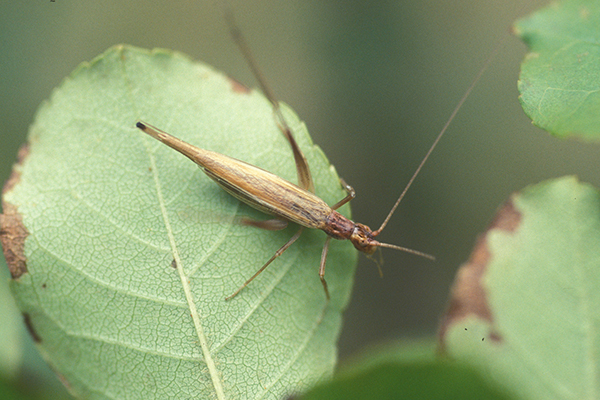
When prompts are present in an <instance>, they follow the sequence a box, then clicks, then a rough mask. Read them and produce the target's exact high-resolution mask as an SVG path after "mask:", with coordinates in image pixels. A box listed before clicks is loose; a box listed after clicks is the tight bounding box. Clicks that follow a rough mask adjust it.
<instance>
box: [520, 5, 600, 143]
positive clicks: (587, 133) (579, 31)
mask: <svg viewBox="0 0 600 400" xmlns="http://www.w3.org/2000/svg"><path fill="white" fill-rule="evenodd" d="M515 31H516V33H517V35H518V36H520V37H521V39H522V40H523V41H524V42H525V43H526V44H527V46H528V47H529V49H530V53H528V54H527V57H526V59H525V61H524V62H523V64H522V66H521V74H520V77H519V92H520V93H521V96H520V100H521V105H522V107H523V110H525V113H526V114H527V115H528V116H529V117H530V118H531V119H532V121H533V123H534V124H535V125H537V126H539V127H540V128H542V129H545V130H547V131H549V132H551V133H553V134H555V135H557V136H561V137H571V136H574V137H578V138H583V139H586V140H595V141H598V140H600V46H599V45H600V3H598V2H597V1H594V0H566V1H560V2H555V3H553V4H552V5H550V6H549V7H547V8H545V9H543V10H541V11H538V12H536V13H535V14H533V15H532V16H530V17H528V18H525V19H522V20H520V21H518V22H517V23H516V25H515Z"/></svg>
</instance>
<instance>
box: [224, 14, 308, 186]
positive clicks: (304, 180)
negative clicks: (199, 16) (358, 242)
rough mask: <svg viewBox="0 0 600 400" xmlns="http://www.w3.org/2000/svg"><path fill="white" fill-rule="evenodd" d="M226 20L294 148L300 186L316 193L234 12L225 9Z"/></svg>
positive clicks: (290, 131)
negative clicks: (236, 21)
mask: <svg viewBox="0 0 600 400" xmlns="http://www.w3.org/2000/svg"><path fill="white" fill-rule="evenodd" d="M225 20H226V21H227V24H228V25H229V31H230V32H231V36H232V37H233V40H234V41H235V43H236V44H237V46H238V47H239V49H240V51H241V52H242V54H243V55H244V58H245V59H246V63H248V66H249V67H250V69H251V70H252V73H253V74H254V77H255V78H256V80H257V81H258V84H259V85H260V88H261V90H262V92H263V94H264V95H265V96H266V97H267V99H268V100H269V101H270V102H271V104H272V105H273V113H274V114H275V120H276V122H277V126H279V129H280V130H281V133H283V136H285V138H286V139H287V140H288V142H289V143H290V146H291V147H292V152H293V153H294V161H295V162H296V172H297V173H298V186H300V187H301V188H303V189H306V190H308V191H309V192H313V193H314V191H315V185H314V183H313V180H312V175H311V173H310V168H309V167H308V162H307V161H306V157H304V153H302V150H300V147H299V146H298V143H296V139H294V136H293V135H292V130H291V129H290V127H289V126H288V124H287V122H286V121H285V119H284V118H283V114H282V113H281V109H280V107H279V103H278V102H277V100H276V99H275V95H273V91H272V90H271V88H270V87H269V85H267V80H266V79H265V77H264V76H263V74H262V73H261V71H260V68H258V63H257V62H256V61H255V60H254V57H253V56H252V52H251V51H250V47H249V46H248V44H247V43H246V40H245V39H244V36H243V35H242V32H241V30H240V29H239V28H238V26H237V24H236V23H235V18H234V17H233V12H232V11H231V10H230V9H229V8H225Z"/></svg>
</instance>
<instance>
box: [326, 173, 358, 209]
mask: <svg viewBox="0 0 600 400" xmlns="http://www.w3.org/2000/svg"><path fill="white" fill-rule="evenodd" d="M340 183H341V184H342V186H343V187H344V190H345V191H346V192H347V193H348V195H347V196H346V197H344V198H343V199H341V200H340V201H338V202H337V203H335V205H334V206H333V207H331V208H332V209H334V210H337V209H338V208H340V207H341V206H343V205H344V204H346V203H347V202H349V201H350V200H352V199H353V198H355V197H356V192H355V191H354V188H353V187H352V186H350V185H348V184H347V183H346V181H345V180H344V179H343V178H340Z"/></svg>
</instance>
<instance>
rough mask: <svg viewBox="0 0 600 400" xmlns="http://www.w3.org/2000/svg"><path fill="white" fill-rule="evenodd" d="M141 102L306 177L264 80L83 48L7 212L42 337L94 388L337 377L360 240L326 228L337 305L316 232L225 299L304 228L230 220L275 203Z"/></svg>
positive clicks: (239, 392)
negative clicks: (177, 145) (219, 175)
mask: <svg viewBox="0 0 600 400" xmlns="http://www.w3.org/2000/svg"><path fill="white" fill-rule="evenodd" d="M284 113H285V116H286V119H287V120H288V122H289V124H290V126H291V128H292V130H293V131H294V132H295V135H296V138H297V140H298V142H299V144H300V147H301V148H302V149H303V151H304V152H305V154H306V157H307V159H308V162H309V164H310V166H311V167H312V172H313V177H314V179H315V184H316V192H317V194H318V195H319V196H321V197H322V198H323V199H324V200H325V201H327V202H328V203H330V204H332V203H334V202H336V201H337V200H339V199H340V198H341V197H342V196H343V195H344V193H343V191H342V190H341V187H340V184H339V181H338V177H337V175H336V173H335V170H334V169H333V168H332V167H331V166H330V165H329V163H328V162H327V160H326V158H325V156H324V155H323V153H322V152H321V151H320V149H319V148H317V147H316V146H314V145H313V144H312V142H311V140H310V138H309V136H308V133H307V131H306V128H305V126H304V125H303V124H302V123H301V122H299V120H298V118H297V117H296V116H295V114H294V113H293V112H292V111H290V110H289V109H287V108H284ZM138 119H143V120H145V121H148V122H149V123H151V124H153V125H156V126H158V127H160V128H161V129H164V130H165V131H167V132H170V133H171V134H173V135H175V136H177V137H180V138H182V139H183V140H185V141H187V142H190V143H192V144H194V145H197V146H200V147H203V148H206V149H209V150H213V151H217V152H220V153H224V154H227V155H230V156H233V157H235V158H238V159H241V160H244V161H247V162H249V163H252V164H255V165H258V166H260V167H262V168H265V169H267V170H270V171H272V172H274V173H276V174H278V175H279V176H282V177H284V178H286V179H289V180H291V181H293V182H295V181H296V172H295V166H294V161H293V157H292V153H291V150H290V148H289V145H288V144H287V142H286V141H285V139H284V138H283V136H282V134H281V132H280V131H279V130H278V128H277V125H276V124H275V121H274V119H273V115H272V110H271V107H270V104H269V102H268V101H267V100H266V99H265V98H264V97H263V96H262V95H261V94H260V93H258V92H256V91H247V90H246V89H245V88H244V87H242V86H241V85H239V84H237V83H235V82H234V81H232V80H230V79H228V78H227V77H225V76H224V75H222V74H220V73H218V72H215V71H213V70H212V69H211V68H209V67H207V66H206V65H202V64H198V63H193V62H191V61H190V60H188V59H187V58H186V57H184V56H182V55H180V54H177V53H172V52H169V51H153V52H151V53H150V52H147V51H143V50H139V49H135V48H131V47H126V46H120V47H115V48H112V49H110V50H108V51H107V52H106V53H105V54H103V55H102V56H100V57H99V58H97V59H96V60H94V61H93V62H92V63H90V64H84V65H82V66H81V67H80V68H78V69H77V70H76V71H75V72H74V73H73V74H72V76H71V77H70V78H69V79H67V80H66V81H65V82H64V83H63V85H62V86H61V87H60V88H59V89H57V90H56V91H55V92H54V93H53V95H52V98H51V100H50V101H49V102H48V103H47V104H45V105H43V106H42V108H41V109H40V111H39V113H38V115H37V117H36V120H35V123H34V124H33V126H32V127H31V132H30V137H29V148H28V149H27V155H26V156H25V158H24V160H23V161H22V163H21V164H20V165H18V166H17V167H16V171H15V174H14V175H13V182H12V183H11V185H9V190H8V192H7V193H5V195H4V206H5V208H4V210H5V214H10V215H7V216H5V218H4V222H5V224H7V221H10V224H12V225H14V226H12V227H10V226H9V228H10V229H15V226H16V227H17V228H18V227H21V222H22V225H23V226H24V228H25V229H26V231H27V233H26V235H27V236H26V239H25V241H24V250H23V248H22V246H20V245H19V243H18V240H16V241H15V243H12V245H13V246H14V248H13V249H12V250H14V253H15V254H17V258H16V259H15V260H13V262H12V263H11V266H12V267H13V274H14V275H15V279H14V280H13V284H12V287H13V290H14V294H15V296H16V298H17V300H18V303H19V306H20V308H21V310H22V311H23V312H24V313H26V314H27V315H28V318H29V321H30V325H31V328H32V330H33V331H34V332H35V337H36V339H37V340H38V345H39V348H40V350H41V351H42V352H43V354H44V355H45V356H46V358H47V359H48V360H49V362H50V363H51V364H52V365H53V366H54V368H55V369H56V370H57V371H58V372H59V373H60V374H61V375H62V376H63V378H64V380H65V381H66V382H67V383H68V385H70V387H71V389H72V392H73V393H76V394H77V395H79V396H81V397H85V398H118V399H125V398H127V399H135V398H140V399H148V398H219V399H230V398H236V399H242V398H261V399H262V398H273V399H275V398H280V397H282V396H283V395H285V394H288V393H293V392H297V391H300V390H303V389H306V388H307V387H309V386H310V385H312V384H313V383H314V382H315V381H317V380H319V379H322V378H324V377H327V376H329V375H330V374H331V372H332V369H333V367H334V364H335V361H336V347H335V343H336V339H337V337H338V333H339V329H340V324H341V310H342V309H343V308H344V307H345V305H346V304H347V302H348V298H349V293H350V289H351V284H352V277H353V272H354V267H355V261H356V260H355V258H356V254H355V252H354V251H353V250H351V249H352V246H351V245H350V244H349V243H342V242H336V243H332V246H331V250H330V254H329V258H328V262H327V274H326V278H327V281H328V283H329V287H330V291H331V294H332V301H331V302H330V303H329V304H328V303H327V302H326V300H325V295H324V293H323V288H322V286H321V283H320V281H319V278H318V274H317V271H318V265H319V258H320V254H321V249H322V245H323V242H324V240H325V235H324V234H323V233H322V232H320V231H308V232H305V233H304V234H303V236H302V238H301V239H300V240H299V241H298V242H297V243H295V244H294V245H293V246H292V247H291V248H290V249H289V250H288V251H287V252H286V253H285V254H284V255H283V256H282V257H280V258H279V259H277V260H276V261H275V262H274V263H273V264H272V265H271V266H270V267H269V268H268V269H267V270H266V271H265V272H263V273H262V274H261V275H260V276H259V277H258V278H257V279H256V280H255V281H254V282H252V283H251V284H250V285H249V286H248V287H247V288H246V289H244V290H243V291H242V292H241V293H240V294H239V295H238V296H237V297H236V298H234V299H232V300H231V301H227V302H226V301H225V300H224V298H225V296H226V295H229V294H231V293H232V292H233V291H234V290H235V289H236V288H237V287H239V286H240V285H241V284H242V283H243V282H244V281H245V280H246V279H247V278H248V277H250V276H251V275H252V274H253V273H254V272H256V270H257V269H258V268H259V267H260V266H261V265H262V264H263V263H264V262H265V261H266V260H267V259H268V258H269V257H270V256H271V255H272V254H273V253H274V252H275V251H276V250H277V249H278V248H279V247H280V246H281V245H283V244H284V243H285V242H286V241H287V240H288V239H289V237H291V236H292V235H293V234H294V232H295V231H296V230H297V227H296V226H290V227H288V228H287V229H286V230H284V231H281V232H267V231H262V230H258V229H256V228H250V227H244V226H238V225H236V224H233V223H230V222H231V220H232V219H233V218H234V217H235V216H236V215H247V216H251V217H255V218H263V219H264V218H265V216H264V215H263V214H261V213H260V212H258V211H256V210H253V209H251V208H250V207H248V206H246V205H244V204H241V203H240V202H239V201H237V200H235V199H234V198H232V197H231V196H229V195H228V194H226V193H225V192H224V191H223V190H221V189H220V188H219V187H218V186H217V185H215V184H214V182H213V181H212V180H210V179H209V178H208V177H206V176H205V175H204V174H203V173H202V171H201V170H200V169H199V168H198V167H197V166H196V165H195V164H193V163H192V162H191V161H189V160H188V159H186V158H185V157H183V156H181V155H180V154H179V153H176V152H175V151H173V150H172V149H170V148H167V147H166V146H164V145H162V144H161V143H159V142H157V141H155V140H154V139H152V138H150V137H148V136H146V135H145V134H143V133H142V132H140V131H139V130H138V129H136V128H135V122H136V121H137V120H138ZM342 212H345V213H348V210H347V209H345V210H343V211H342ZM10 224H9V225H10ZM292 225H293V224H292ZM17 230H18V229H17ZM18 236H19V235H17V239H18ZM19 251H21V252H22V254H21V255H22V258H21V259H20V258H19V257H18V256H19ZM18 267H20V269H19V270H17V269H15V268H18ZM25 269H26V271H25Z"/></svg>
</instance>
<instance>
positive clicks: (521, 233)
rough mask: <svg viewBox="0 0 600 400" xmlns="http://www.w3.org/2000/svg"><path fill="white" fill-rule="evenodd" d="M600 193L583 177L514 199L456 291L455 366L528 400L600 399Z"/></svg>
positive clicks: (451, 331)
mask: <svg viewBox="0 0 600 400" xmlns="http://www.w3.org/2000/svg"><path fill="white" fill-rule="evenodd" d="M599 321H600V193H599V192H598V190H596V189H595V188H593V187H591V186H590V185H588V184H583V183H579V182H578V181H577V180H576V179H575V178H573V177H566V178H561V179H556V180H552V181H547V182H543V183H540V184H537V185H534V186H531V187H528V188H526V189H525V190H523V191H522V192H521V193H517V194H515V195H513V196H512V198H511V200H510V201H509V202H508V203H507V204H506V205H505V206H504V208H503V209H502V210H501V211H500V212H499V214H498V216H497V217H496V220H495V222H494V223H493V224H492V227H491V228H490V229H489V230H488V231H487V233H486V235H485V236H484V237H483V238H482V239H481V240H480V242H479V244H478V246H477V247H476V249H475V250H474V251H473V254H472V256H471V259H470V260H469V263H467V264H466V265H465V266H463V267H462V268H461V270H460V271H459V273H458V275H457V280H456V282H455V286H454V289H453V299H452V303H451V306H450V313H449V315H448V319H447V322H446V324H445V325H444V329H443V331H442V337H443V343H444V348H445V349H446V351H447V353H448V354H449V355H451V356H452V357H454V358H457V359H459V360H463V361H466V362H470V363H472V364H474V365H476V366H478V367H479V368H480V370H482V371H487V373H488V374H489V377H490V379H493V380H495V381H497V382H499V383H501V384H502V385H505V386H506V387H509V388H510V389H511V391H513V392H515V393H518V394H520V395H521V396H522V398H526V399H597V398H598V397H599V388H600V373H599V371H600V356H599V355H600V352H599V343H600V324H599Z"/></svg>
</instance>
